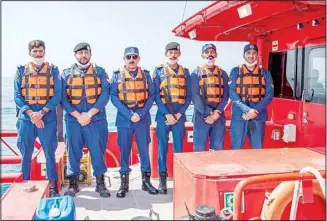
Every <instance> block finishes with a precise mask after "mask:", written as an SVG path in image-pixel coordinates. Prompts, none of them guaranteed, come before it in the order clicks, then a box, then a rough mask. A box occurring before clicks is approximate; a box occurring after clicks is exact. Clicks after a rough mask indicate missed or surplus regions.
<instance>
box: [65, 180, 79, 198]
mask: <svg viewBox="0 0 327 221" xmlns="http://www.w3.org/2000/svg"><path fill="white" fill-rule="evenodd" d="M78 192H79V186H78V176H71V177H69V187H68V189H67V190H66V191H65V193H64V196H71V197H74V196H75V195H76V193H78Z"/></svg>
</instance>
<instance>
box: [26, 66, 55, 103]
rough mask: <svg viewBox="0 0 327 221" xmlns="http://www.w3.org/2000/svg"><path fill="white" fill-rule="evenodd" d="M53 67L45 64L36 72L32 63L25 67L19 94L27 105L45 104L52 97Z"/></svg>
mask: <svg viewBox="0 0 327 221" xmlns="http://www.w3.org/2000/svg"><path fill="white" fill-rule="evenodd" d="M52 68H53V65H52V64H49V63H48V62H45V63H44V65H43V67H42V69H41V70H40V71H39V72H37V71H36V70H35V66H34V65H33V63H31V62H30V63H28V64H27V65H25V71H24V76H23V77H22V86H21V93H22V96H23V97H24V99H25V101H26V102H27V103H28V104H46V103H48V101H49V100H50V98H51V97H52V96H53V95H54V81H53V76H52Z"/></svg>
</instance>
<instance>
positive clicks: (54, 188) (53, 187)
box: [49, 180, 60, 197]
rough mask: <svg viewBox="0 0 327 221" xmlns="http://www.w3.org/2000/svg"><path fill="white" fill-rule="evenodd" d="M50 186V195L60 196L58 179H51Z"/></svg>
mask: <svg viewBox="0 0 327 221" xmlns="http://www.w3.org/2000/svg"><path fill="white" fill-rule="evenodd" d="M49 183H50V187H49V197H59V196H60V194H59V192H58V188H57V180H55V181H50V182H49Z"/></svg>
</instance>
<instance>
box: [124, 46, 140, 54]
mask: <svg viewBox="0 0 327 221" xmlns="http://www.w3.org/2000/svg"><path fill="white" fill-rule="evenodd" d="M131 54H135V55H137V56H139V49H138V48H137V47H128V48H125V52H124V56H127V55H131Z"/></svg>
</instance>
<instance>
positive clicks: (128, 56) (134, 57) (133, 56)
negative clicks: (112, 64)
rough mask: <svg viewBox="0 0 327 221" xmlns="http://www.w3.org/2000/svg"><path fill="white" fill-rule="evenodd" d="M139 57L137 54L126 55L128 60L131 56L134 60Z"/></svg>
mask: <svg viewBox="0 0 327 221" xmlns="http://www.w3.org/2000/svg"><path fill="white" fill-rule="evenodd" d="M138 57H139V56H137V55H127V56H126V59H127V60H130V59H131V58H133V59H134V60H136V59H138Z"/></svg>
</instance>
